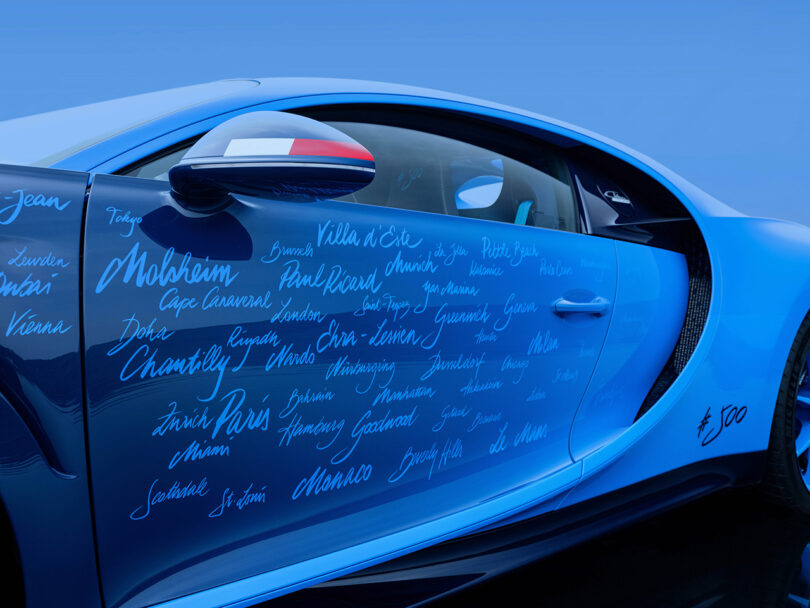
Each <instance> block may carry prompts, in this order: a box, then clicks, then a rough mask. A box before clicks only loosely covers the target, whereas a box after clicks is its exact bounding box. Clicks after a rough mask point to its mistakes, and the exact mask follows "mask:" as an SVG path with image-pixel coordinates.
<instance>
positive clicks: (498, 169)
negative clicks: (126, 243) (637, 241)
mask: <svg viewBox="0 0 810 608" xmlns="http://www.w3.org/2000/svg"><path fill="white" fill-rule="evenodd" d="M326 122H328V124H330V125H331V126H333V127H335V128H337V129H339V130H341V131H343V132H344V133H346V134H347V135H349V136H350V137H352V138H354V139H355V140H356V141H358V142H359V143H361V144H362V145H363V146H365V147H366V148H367V149H368V150H369V151H370V152H371V154H372V155H373V156H374V160H375V164H376V175H375V177H374V180H373V181H372V182H371V184H369V185H368V186H366V187H365V188H363V189H362V190H359V191H358V192H355V193H354V194H351V195H349V196H346V197H343V198H342V199H339V200H346V201H352V202H356V203H362V204H366V205H377V206H383V207H396V208H399V209H410V210H415V211H426V212H431V213H443V214H448V215H459V216H462V217H470V218H476V219H483V220H492V221H498V222H508V223H512V224H520V225H527V226H540V227H542V228H552V229H555V230H568V231H575V230H577V217H578V215H577V208H576V203H575V199H574V195H573V190H572V188H571V182H570V178H569V173H568V169H567V167H566V165H565V163H564V162H562V161H561V159H559V158H558V157H557V156H556V155H555V154H554V153H553V152H551V151H549V150H545V149H540V148H538V149H537V150H533V151H532V158H531V165H528V164H525V163H523V162H519V161H517V160H514V159H512V158H509V157H507V156H505V155H503V154H499V153H497V152H494V151H492V150H487V149H484V148H481V147H479V146H475V145H472V144H469V143H466V142H463V141H459V140H456V139H452V138H449V137H444V136H441V135H436V134H433V133H428V132H424V131H418V130H415V129H408V128H402V127H395V126H390V125H381V124H371V123H362V122H347V121H326ZM190 145H191V144H189V146H185V147H181V148H179V149H178V148H176V149H174V150H172V151H171V152H169V153H167V154H164V155H163V156H156V157H154V158H152V159H150V160H148V161H147V162H146V163H142V164H140V165H139V166H138V165H136V166H134V167H133V168H130V169H125V170H124V171H122V173H123V174H124V175H130V176H133V177H144V178H149V179H161V180H166V179H168V171H169V169H170V168H171V167H172V166H173V165H174V164H176V163H177V162H178V161H179V160H180V159H181V158H182V157H183V155H184V154H185V153H186V151H187V150H188V147H190Z"/></svg>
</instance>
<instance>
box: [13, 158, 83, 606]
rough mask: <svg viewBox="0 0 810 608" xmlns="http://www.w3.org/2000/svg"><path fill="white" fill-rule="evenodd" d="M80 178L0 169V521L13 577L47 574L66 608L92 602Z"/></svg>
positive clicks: (37, 592) (33, 588) (43, 593)
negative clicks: (12, 551)
mask: <svg viewBox="0 0 810 608" xmlns="http://www.w3.org/2000/svg"><path fill="white" fill-rule="evenodd" d="M88 179H89V176H88V175H87V174H86V173H75V172H70V171H53V170H49V169H39V168H31V167H18V166H9V165H0V259H1V260H2V264H0V447H1V448H2V449H0V511H2V510H5V511H6V512H7V513H8V516H9V519H10V521H11V523H12V525H13V527H14V533H15V535H16V539H14V540H16V543H17V547H18V548H19V556H20V561H21V564H22V567H23V569H24V571H25V572H35V571H43V572H48V573H49V580H50V581H51V582H52V584H53V586H54V588H58V589H62V590H69V591H70V593H69V594H68V595H69V596H70V597H67V598H65V599H64V601H63V604H64V605H66V606H74V605H75V606H86V605H88V602H93V601H94V600H97V599H98V591H97V577H96V575H95V573H94V572H92V570H94V568H93V567H92V565H93V563H94V555H93V542H92V521H91V518H90V506H89V493H88V489H87V468H86V467H87V465H86V461H85V444H84V424H83V420H84V418H83V411H82V410H83V393H82V388H83V387H82V373H81V372H82V362H81V347H80V345H81V321H80V315H79V273H80V268H81V257H80V251H79V247H80V243H81V228H82V221H83V212H84V199H85V193H86V189H87V182H88ZM55 538H58V539H59V542H58V543H55V542H53V539H55ZM12 542H14V541H12ZM88 565H90V567H89V568H88ZM4 567H5V565H4ZM24 583H25V585H26V589H25V596H26V601H27V602H29V603H30V604H31V605H48V604H49V603H51V602H52V601H53V596H52V594H51V590H50V589H47V588H44V587H43V586H42V585H38V584H37V578H36V577H35V576H26V577H24Z"/></svg>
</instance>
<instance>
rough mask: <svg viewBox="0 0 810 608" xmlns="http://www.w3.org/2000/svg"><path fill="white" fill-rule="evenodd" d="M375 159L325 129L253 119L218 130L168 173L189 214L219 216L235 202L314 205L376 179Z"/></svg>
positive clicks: (273, 115) (283, 119)
mask: <svg viewBox="0 0 810 608" xmlns="http://www.w3.org/2000/svg"><path fill="white" fill-rule="evenodd" d="M374 175H375V165H374V157H373V156H372V155H371V153H370V152H369V151H368V150H367V149H366V148H365V147H363V146H362V145H361V144H359V143H357V142H356V141H355V140H353V139H352V138H351V137H349V136H348V135H346V134H345V133H342V132H341V131H339V130H337V129H335V128H334V127H331V126H329V125H326V124H324V123H321V122H318V121H316V120H312V119H311V118H306V117H305V116H298V115H297V114H287V113H285V112H267V111H260V112H249V113H247V114H242V115H240V116H236V117H235V118H231V119H230V120H227V121H225V122H223V123H222V124H220V125H218V126H217V127H214V128H213V129H212V130H211V131H209V132H208V133H207V134H205V135H204V136H203V137H201V138H200V140H199V141H197V143H196V144H194V145H193V146H192V147H191V149H190V150H189V151H188V152H187V153H186V155H185V156H184V157H183V159H182V160H181V161H180V162H179V163H178V164H177V165H175V166H174V167H172V169H171V170H170V171H169V181H170V183H171V186H172V194H173V195H174V197H175V199H176V200H177V201H178V202H179V203H180V204H181V205H182V206H184V207H185V208H187V209H189V210H192V211H199V212H203V213H212V212H215V211H217V210H219V209H222V208H224V207H225V206H227V205H228V204H230V203H232V202H233V200H234V199H233V195H247V196H258V197H263V198H269V199H275V200H284V201H293V202H313V201H319V200H326V199H332V198H339V197H341V196H345V195H348V194H351V193H353V192H356V191H357V190H359V189H361V188H363V187H365V186H367V185H368V184H370V183H371V181H372V180H373V179H374Z"/></svg>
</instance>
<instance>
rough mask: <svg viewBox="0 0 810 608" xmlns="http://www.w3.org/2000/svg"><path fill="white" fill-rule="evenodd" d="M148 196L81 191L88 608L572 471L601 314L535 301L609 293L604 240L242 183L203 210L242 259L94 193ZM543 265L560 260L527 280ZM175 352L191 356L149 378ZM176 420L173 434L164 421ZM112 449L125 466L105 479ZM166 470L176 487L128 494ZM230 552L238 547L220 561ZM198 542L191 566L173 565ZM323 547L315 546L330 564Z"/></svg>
mask: <svg viewBox="0 0 810 608" xmlns="http://www.w3.org/2000/svg"><path fill="white" fill-rule="evenodd" d="M170 200H171V199H170V197H169V195H168V192H167V191H166V184H165V183H160V182H153V181H147V180H138V179H130V178H121V177H113V178H111V177H106V176H97V177H96V180H95V183H94V185H93V190H92V194H91V197H90V202H89V209H88V220H87V221H88V224H87V236H86V242H85V251H86V253H87V257H86V259H87V264H86V269H85V277H86V282H85V295H84V302H85V315H86V318H87V319H93V322H92V323H88V324H87V325H86V328H85V332H86V344H87V349H88V350H87V370H88V371H87V375H88V407H89V416H90V417H89V422H88V427H89V443H90V465H91V470H92V475H93V483H94V490H95V491H94V496H95V512H96V524H97V531H98V540H99V555H100V562H101V572H102V585H103V588H104V593H105V598H106V599H107V601H108V603H109V605H112V606H119V605H124V606H130V605H131V606H135V605H143V604H151V603H156V602H159V601H165V600H167V599H170V598H172V597H176V596H179V595H187V594H189V593H193V592H196V591H200V590H202V589H204V588H207V587H210V586H213V585H221V584H225V583H229V582H231V581H234V580H238V579H242V578H245V577H249V576H253V575H256V574H259V573H262V572H267V571H274V570H279V569H281V568H284V567H287V566H291V565H292V564H296V563H299V562H307V561H309V560H312V559H315V558H318V557H325V556H328V555H330V554H332V553H336V552H339V551H341V550H342V549H345V548H347V547H350V546H352V545H354V544H358V543H366V542H368V543H371V542H373V541H375V540H377V539H382V538H385V537H388V536H392V535H394V534H396V533H400V532H403V531H406V530H408V529H411V528H414V527H416V526H419V525H420V524H422V523H424V522H428V521H430V520H432V519H435V518H436V517H437V516H439V515H445V514H446V515H450V514H453V513H459V512H464V511H465V509H467V508H468V507H469V506H471V505H473V504H477V503H479V502H486V501H487V500H488V499H490V498H493V497H496V496H500V495H504V494H510V493H511V492H513V491H514V489H515V488H520V487H523V486H525V485H526V484H529V483H531V482H533V481H534V480H536V479H540V478H543V477H546V476H548V475H550V474H552V473H554V472H555V471H558V470H562V469H564V468H565V467H567V466H570V465H571V460H570V458H569V451H568V435H569V431H570V427H571V423H572V420H573V417H574V413H575V412H576V408H577V406H578V405H579V402H580V400H581V398H582V395H583V393H584V391H585V387H586V384H587V381H588V378H589V377H590V373H591V371H592V370H593V368H594V366H595V365H596V361H597V357H598V354H599V351H600V350H601V347H602V342H603V340H604V337H605V335H606V333H607V328H608V323H609V318H610V317H609V315H606V316H595V315H592V314H590V313H588V314H585V315H576V314H575V315H565V316H559V315H557V314H555V313H554V311H553V303H554V301H555V300H557V299H558V298H559V297H560V296H568V297H570V298H579V297H586V298H587V299H593V298H595V297H599V296H601V297H604V298H605V300H606V301H609V300H610V299H612V297H613V294H614V292H615V285H616V257H615V253H614V251H613V249H614V246H613V243H612V242H611V241H609V240H605V239H594V238H590V237H587V236H584V235H578V234H571V233H564V232H559V231H550V230H544V229H538V228H534V227H524V226H514V225H510V224H495V223H491V222H483V221H480V220H473V219H465V218H456V217H449V216H442V215H438V216H437V215H433V214H426V213H422V212H411V211H404V210H399V209H393V208H384V207H372V206H368V205H358V204H352V203H345V202H336V201H326V202H323V203H314V204H304V205H302V204H295V203H286V202H281V201H270V200H260V199H244V200H243V202H242V203H240V204H236V205H233V206H231V207H229V208H228V210H227V211H224V212H222V216H223V217H227V218H233V219H235V220H236V221H237V222H239V223H240V224H241V225H242V226H244V227H245V228H246V229H247V231H248V232H249V233H250V238H251V240H252V243H253V255H252V257H251V258H250V259H248V260H244V261H241V260H232V259H230V258H231V257H232V256H228V260H227V262H225V261H224V260H219V259H214V258H213V257H212V256H211V255H209V254H208V252H206V251H204V250H203V251H200V252H198V256H199V257H197V258H196V259H192V258H191V257H190V256H188V255H187V257H186V258H183V256H181V255H180V254H179V252H178V253H174V252H173V251H171V250H167V249H166V248H165V247H164V246H162V245H161V244H160V243H156V242H153V241H151V240H150V239H149V238H148V237H147V235H146V234H145V233H144V232H143V231H141V230H140V229H139V228H137V227H136V229H135V232H134V233H133V234H132V235H130V236H129V237H121V236H120V231H119V230H118V228H117V227H116V226H111V225H110V224H109V212H108V211H107V209H108V208H109V207H110V205H112V204H115V205H116V206H117V207H118V208H120V209H124V210H126V211H128V212H129V213H130V214H131V215H133V216H146V215H148V214H150V213H154V212H156V211H157V210H159V209H161V208H162V207H165V206H166V205H172V203H171V202H170ZM228 221H229V222H231V221H233V220H231V219H228ZM141 225H142V224H141ZM203 254H205V257H203ZM547 260H554V263H556V264H557V266H556V267H559V268H565V269H567V271H566V272H564V273H559V274H558V275H557V276H553V277H551V276H547V275H544V274H543V271H542V269H543V268H544V267H548V264H549V263H550V262H548V261H547ZM197 264H199V270H192V266H194V265H197ZM184 269H188V272H186V270H184ZM195 272H196V273H197V275H198V278H200V280H199V281H197V280H195V279H192V278H191V277H193V276H194V273H195ZM206 273H207V274H206ZM583 290H584V291H583ZM146 327H149V328H150V330H149V331H145V330H142V329H141V328H146ZM139 329H141V333H140V334H139V333H137V331H136V330H139ZM198 347H200V348H201V350H199V353H198V357H199V358H200V359H203V357H205V361H207V362H208V363H206V362H203V366H202V368H201V369H200V370H196V371H189V370H186V371H184V372H181V375H180V376H179V377H178V376H177V375H176V374H171V375H168V374H165V375H164V374H163V373H160V366H161V364H162V363H163V362H164V361H168V360H170V358H171V361H172V362H173V363H174V362H181V361H187V360H188V357H190V356H192V354H193V353H194V352H195V349H198ZM152 362H154V366H153V365H152ZM495 393H497V394H498V395H499V397H498V398H497V400H493V398H492V395H493V394H495ZM238 412H241V413H238ZM195 415H196V416H198V418H197V419H196V420H195V419H192V418H191V417H192V416H195ZM186 416H188V417H189V418H188V419H187V418H185V417H186ZM203 416H204V417H205V420H204V419H203V418H202V417H203ZM239 416H242V417H243V418H242V419H241V420H240V419H239ZM184 420H189V425H190V426H192V427H193V428H190V429H185V430H183V431H180V430H178V429H176V428H175V427H174V426H173V425H180V424H182V422H183V421H184ZM248 420H250V421H249V422H248ZM206 421H207V422H208V423H207V424H206ZM245 423H247V426H246V427H244V428H243V426H244V425H245ZM313 425H314V426H313ZM123 428H126V429H128V431H127V433H126V434H123V435H122V432H121V429H123ZM207 449H208V450H209V451H206V450H207ZM127 455H132V456H134V455H137V464H135V462H132V463H131V464H130V466H129V467H128V469H127V472H126V475H125V476H123V475H122V474H121V470H120V466H119V465H118V464H117V463H119V462H121V460H122V459H127ZM280 463H285V465H284V466H283V467H282V466H279V465H280ZM326 475H331V476H333V479H336V477H334V476H337V475H339V476H341V477H342V479H343V480H344V482H346V480H350V481H348V482H346V483H344V482H341V483H340V484H337V485H335V484H330V483H329V482H328V481H326V479H327V477H325V476H326ZM175 482H177V483H178V484H179V485H180V486H185V485H186V484H188V483H192V484H194V487H193V488H191V487H190V488H189V491H190V492H192V494H194V495H193V496H191V497H189V498H188V499H184V500H183V501H182V502H180V501H178V502H176V503H172V502H168V504H165V505H164V504H163V501H162V500H161V501H160V502H157V503H155V504H151V503H150V500H153V499H154V497H155V496H157V495H158V494H157V493H158V491H168V489H169V488H170V487H172V485H173V484H174V483H175ZM250 488H252V489H253V490H252V491H253V492H255V493H257V496H256V500H257V502H256V504H252V505H251V503H248V504H247V505H245V510H244V512H243V511H242V507H240V506H239V505H238V504H237V500H238V499H239V497H240V496H242V495H243V492H244V491H246V490H248V489H250ZM358 501H359V502H358ZM249 505H250V506H249ZM437 505H442V507H441V508H440V509H438V510H437V508H436V507H437ZM248 506H249V508H248ZM482 513H485V514H486V516H487V518H489V517H491V510H489V509H485V510H483V511H482ZM181 514H182V517H181ZM178 518H180V519H178ZM336 520H339V521H341V524H340V525H339V526H336V525H335V521H336ZM460 521H464V522H465V524H464V525H465V527H466V526H469V525H479V524H483V523H484V521H481V522H477V521H476V520H475V519H472V518H471V516H470V515H469V514H468V515H465V517H463V518H461V519H460ZM448 525H449V524H448ZM434 529H436V530H438V529H439V528H434ZM327 530H328V535H327ZM201 531H204V533H201ZM441 531H442V534H456V533H460V530H454V529H452V528H448V527H444V528H442V529H441ZM406 537H407V536H406ZM327 538H328V540H325V539H327ZM403 538H405V537H403ZM408 538H409V537H408ZM316 541H317V542H316ZM121 543H124V544H125V545H126V546H127V547H128V551H127V552H126V553H122V552H120V551H119V547H120V545H121ZM256 546H260V547H261V550H260V551H259V550H258V549H257V548H256ZM386 546H388V547H389V549H388V550H389V551H391V552H399V551H402V550H404V549H406V547H405V546H399V545H397V544H396V542H395V541H393V540H390V541H387V543H386ZM180 547H182V548H183V549H181V550H178V548H180ZM244 551H250V552H251V555H253V556H254V558H253V559H251V560H250V561H249V562H247V561H246V560H244V559H238V558H236V557H235V556H237V555H239V554H241V553H242V552H244ZM202 554H205V555H206V556H207V557H206V560H205V571H206V572H208V573H209V574H208V575H200V574H197V575H193V576H192V575H191V572H199V571H200V569H201V567H202V566H201V565H200V564H197V563H195V562H196V559H197V556H199V555H202ZM335 560H338V558H337V557H334V558H333V559H332V560H331V561H329V560H326V561H324V563H330V564H332V566H331V569H334V566H335V564H338V565H339V567H340V568H347V567H351V566H352V565H353V564H351V563H348V562H341V561H335ZM294 571H299V572H300V571H301V570H300V567H299V568H298V570H294ZM213 573H216V574H214V575H213V577H212V576H211V574H213ZM324 574H326V572H318V571H312V572H310V573H309V574H308V578H309V577H317V576H322V575H324ZM279 580H284V579H283V578H282V579H279ZM300 582H301V581H300V580H292V579H291V580H286V581H285V583H284V585H285V586H286V585H293V584H299V583H300Z"/></svg>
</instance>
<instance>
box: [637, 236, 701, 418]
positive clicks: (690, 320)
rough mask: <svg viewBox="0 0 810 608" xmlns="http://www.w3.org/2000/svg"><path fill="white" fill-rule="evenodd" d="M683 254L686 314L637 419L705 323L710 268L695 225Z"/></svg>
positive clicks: (664, 385)
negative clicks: (667, 357)
mask: <svg viewBox="0 0 810 608" xmlns="http://www.w3.org/2000/svg"><path fill="white" fill-rule="evenodd" d="M684 254H685V255H686V267H687V269H688V272H689V298H688V300H687V304H686V318H685V320H684V323H683V327H682V328H681V334H680V335H679V336H678V342H677V343H676V344H675V348H674V350H673V351H672V354H671V355H670V357H669V361H667V364H666V365H665V366H664V369H663V370H662V371H661V374H660V375H659V376H658V378H657V379H656V381H655V383H654V384H653V386H652V388H651V389H650V392H649V393H647V396H646V397H645V398H644V402H643V403H642V404H641V408H639V410H638V413H637V414H636V420H638V419H639V418H641V417H642V416H643V415H644V414H645V413H646V412H647V411H648V410H649V409H650V408H651V407H652V406H653V405H654V404H655V403H656V402H657V401H658V400H659V399H660V398H661V396H662V395H663V394H664V393H665V392H666V390H667V389H668V388H669V387H670V385H672V383H673V382H674V381H675V378H677V377H678V375H679V374H680V373H681V372H682V371H683V369H684V368H685V367H686V364H687V362H688V361H689V358H690V357H691V356H692V353H693V352H694V351H695V347H696V346H697V343H698V340H699V339H700V336H701V334H702V333H703V328H704V326H705V325H706V317H707V316H708V314H709V303H710V302H711V297H712V269H711V264H710V262H709V255H708V253H707V252H706V245H705V243H704V242H703V238H702V237H701V235H700V232H699V231H698V229H697V227H695V229H694V230H690V231H689V233H688V235H687V236H686V238H685V242H684Z"/></svg>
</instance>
